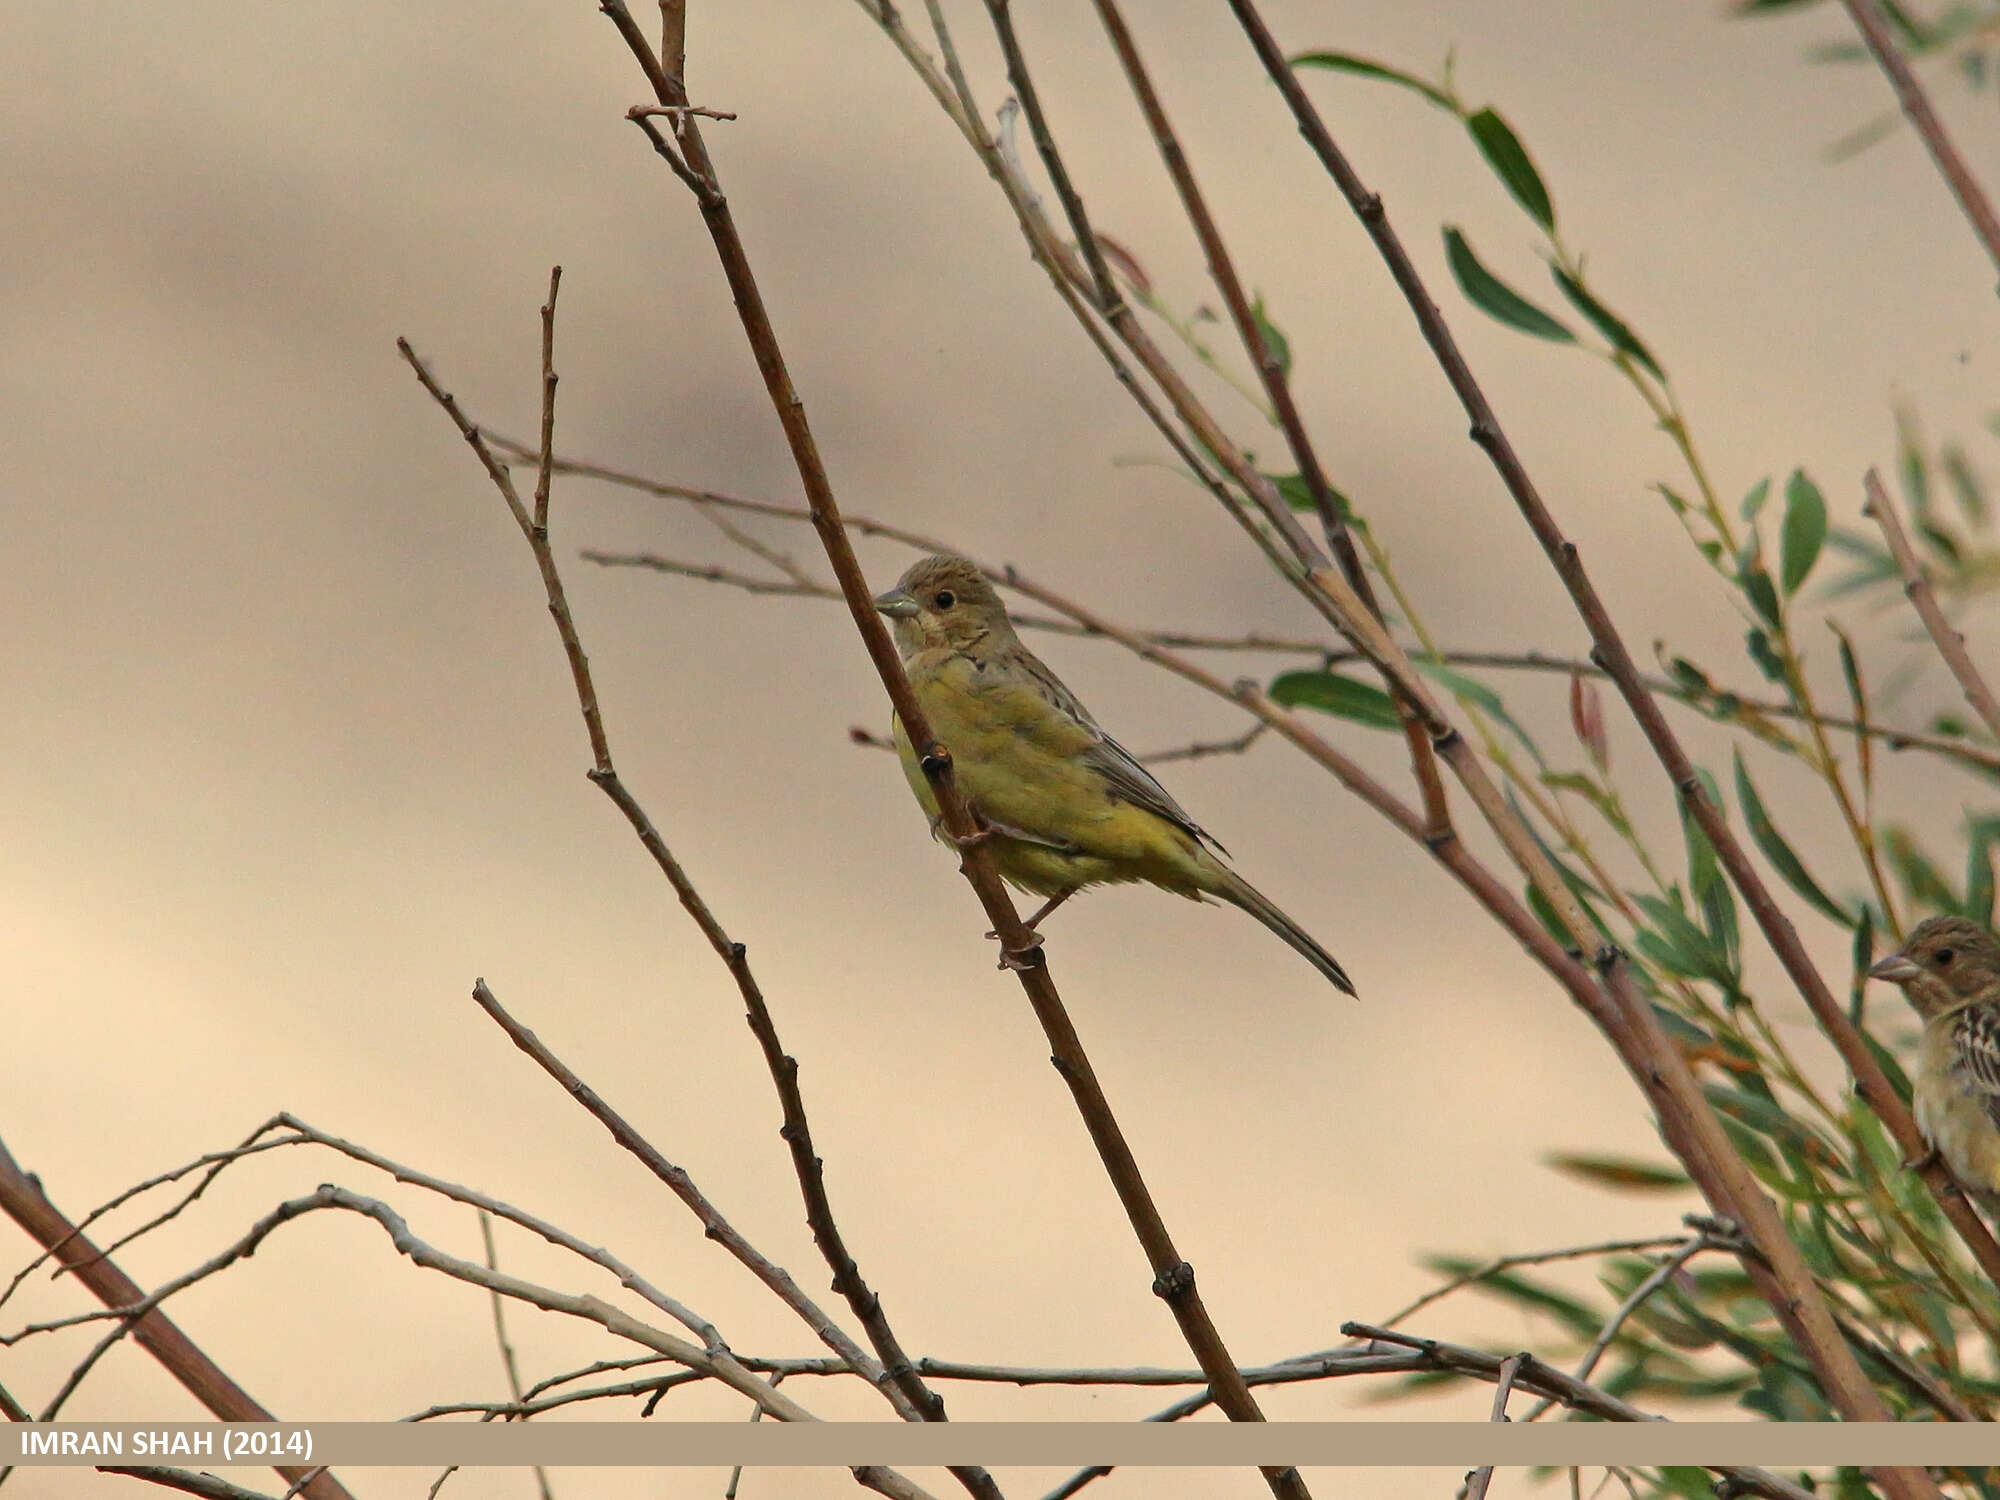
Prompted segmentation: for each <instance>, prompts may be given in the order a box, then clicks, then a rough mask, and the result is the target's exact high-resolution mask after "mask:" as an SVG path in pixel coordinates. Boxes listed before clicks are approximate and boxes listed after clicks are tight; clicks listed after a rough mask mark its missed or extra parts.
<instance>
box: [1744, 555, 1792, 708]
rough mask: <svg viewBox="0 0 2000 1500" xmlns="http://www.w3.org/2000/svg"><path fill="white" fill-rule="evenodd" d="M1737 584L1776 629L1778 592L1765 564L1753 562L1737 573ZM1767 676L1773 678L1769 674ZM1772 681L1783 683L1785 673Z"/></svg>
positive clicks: (1767, 622) (1759, 612)
mask: <svg viewBox="0 0 2000 1500" xmlns="http://www.w3.org/2000/svg"><path fill="white" fill-rule="evenodd" d="M1736 583H1737V586H1738V587H1739V588H1741V589H1742V590H1743V597H1744V598H1746V599H1748V600H1749V601H1750V607H1751V608H1752V609H1754V610H1756V611H1757V613H1758V614H1759V615H1761V616H1762V617H1763V619H1764V622H1765V623H1766V624H1767V625H1770V626H1772V627H1773V628H1775V627H1776V626H1777V624H1778V619H1779V614H1780V606H1779V604H1778V591H1777V589H1776V588H1775V587H1774V586H1773V585H1772V583H1771V575H1770V574H1769V573H1766V572H1765V571H1764V567H1763V564H1762V563H1759V562H1755V561H1753V562H1752V563H1751V564H1750V566H1749V567H1747V568H1744V569H1742V570H1741V571H1739V572H1738V573H1737V575H1736ZM1753 654H1754V652H1753ZM1758 665H1759V666H1761V665H1763V663H1761V662H1760V663H1758ZM1765 675H1766V676H1771V674H1770V673H1768V672H1767V673H1766V674H1765ZM1772 680H1773V681H1776V682H1783V681H1784V673H1783V672H1782V671H1780V672H1779V673H1778V674H1777V675H1776V676H1775V677H1774V678H1773V679H1772Z"/></svg>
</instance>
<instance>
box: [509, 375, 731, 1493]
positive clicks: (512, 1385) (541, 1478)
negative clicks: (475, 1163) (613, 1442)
mask: <svg viewBox="0 0 2000 1500" xmlns="http://www.w3.org/2000/svg"><path fill="white" fill-rule="evenodd" d="M543 349H544V351H546V349H547V345H546V344H544V345H543ZM536 498H537V501H538V502H540V500H541V498H542V497H541V495H539V494H538V495H537V497H536ZM537 509H538V511H539V510H541V506H540V504H539V503H538V505H537ZM542 513H543V514H546V512H545V511H543V512H542ZM479 1238H480V1241H481V1243H482V1244H484V1245H485V1247H486V1268H487V1269H488V1270H490V1271H497V1270H499V1269H500V1252H499V1249H498V1248H497V1247H496V1246H495V1245H494V1243H493V1216H492V1215H491V1214H489V1213H488V1212H487V1211H486V1210H485V1209H483V1208H482V1209H480V1210H479ZM486 1295H487V1296H488V1298H490V1299H491V1300H492V1303H493V1340H494V1342H495V1343H497V1344H498V1345H499V1346H500V1367H501V1369H503V1370H504V1371H506V1374H507V1391H508V1394H509V1395H511V1396H512V1397H513V1398H514V1401H515V1404H516V1405H519V1404H520V1400H521V1367H520V1366H519V1365H518V1364H516V1363H515V1361H514V1345H513V1344H512V1343H511V1342H510V1341H509V1340H508V1338H507V1310H506V1301H505V1299H503V1298H502V1297H501V1295H500V1294H499V1293H498V1292H496V1291H493V1290H491V1289H489V1290H488V1291H487V1293H486ZM762 1409H763V1408H761V1407H759V1408H757V1410H759V1411H761V1410H762ZM523 1420H526V1418H525V1416H524V1417H523ZM533 1468H534V1473H535V1488H536V1489H537V1490H539V1491H540V1492H541V1496H542V1500H555V1495H554V1493H553V1492H552V1491H551V1490H550V1489H549V1471H548V1470H547V1469H545V1468H543V1467H542V1466H541V1465H540V1464H535V1465H534V1466H533Z"/></svg>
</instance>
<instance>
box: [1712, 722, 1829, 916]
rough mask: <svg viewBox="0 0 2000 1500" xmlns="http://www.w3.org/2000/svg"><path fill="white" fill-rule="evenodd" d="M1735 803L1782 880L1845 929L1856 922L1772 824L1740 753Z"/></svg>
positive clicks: (1737, 761) (1737, 762)
mask: <svg viewBox="0 0 2000 1500" xmlns="http://www.w3.org/2000/svg"><path fill="white" fill-rule="evenodd" d="M1736 800H1737V802H1738V803H1740V804H1741V805H1742V808H1743V822H1744V824H1745V826H1746V827H1748V828H1749V830H1750V837H1751V838H1753V839H1755V840H1756V841H1757V847H1758V848H1759V849H1762V850H1763V851H1764V858H1766V859H1768V860H1769V861H1770V862H1771V868H1772V869H1774V870H1776V871H1777V872H1778V876H1779V878H1780V879H1782V880H1783V881H1784V882H1785V884H1786V885H1788V886H1790V887H1791V888H1792V889H1793V890H1795V891H1797V892H1798V893H1799V894H1800V895H1801V896H1803V897H1805V899H1806V900H1807V901H1808V902H1810V903H1811V904H1812V907H1813V909H1814V910H1815V911H1817V912H1819V913H1821V914H1822V915H1823V916H1826V917H1829V918H1831V919H1832V920H1833V921H1836V922H1838V923H1840V924H1841V925H1842V926H1843V927H1845V926H1847V925H1848V924H1850V923H1851V922H1852V921H1853V920H1854V919H1853V918H1852V917H1851V916H1849V915H1848V913H1847V912H1845V911H1844V910H1842V909H1841V905H1840V903H1839V902H1838V901H1835V900H1834V899H1833V897H1831V896H1829V895H1827V893H1826V891H1825V889H1824V888H1823V887H1822V886H1821V885H1820V883H1819V882H1818V881H1817V880H1814V879H1813V878H1812V874H1811V872H1809V871H1808V870H1807V869H1806V867H1805V861H1803V860H1801V859H1800V858H1799V856H1798V852H1797V851H1796V850H1794V849H1793V848H1792V846H1791V844H1790V843H1789V842H1788V841H1787V840H1786V838H1785V836H1784V835H1783V834H1782V833H1780V832H1778V828H1777V825H1776V824H1775V823H1773V822H1772V821H1771V814H1770V812H1769V811H1768V810H1767V809H1766V808H1765V806H1764V799H1763V798H1762V797H1760V796H1759V795H1758V794H1757V787H1756V785H1755V783H1753V782H1752V781H1751V780H1750V768H1749V767H1748V766H1746V765H1744V763H1743V752H1742V751H1741V750H1738V751H1737V752H1736Z"/></svg>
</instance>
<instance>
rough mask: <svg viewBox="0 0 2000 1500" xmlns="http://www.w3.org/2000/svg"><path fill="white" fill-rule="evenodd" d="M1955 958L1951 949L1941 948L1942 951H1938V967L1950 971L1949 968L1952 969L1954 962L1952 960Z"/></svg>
mask: <svg viewBox="0 0 2000 1500" xmlns="http://www.w3.org/2000/svg"><path fill="white" fill-rule="evenodd" d="M1954 956H1955V955H1954V954H1953V953H1952V951H1951V949H1949V948H1940V949H1938V951H1937V966H1938V967H1939V968H1940V969H1949V968H1950V967H1951V961H1952V959H1953V957H1954Z"/></svg>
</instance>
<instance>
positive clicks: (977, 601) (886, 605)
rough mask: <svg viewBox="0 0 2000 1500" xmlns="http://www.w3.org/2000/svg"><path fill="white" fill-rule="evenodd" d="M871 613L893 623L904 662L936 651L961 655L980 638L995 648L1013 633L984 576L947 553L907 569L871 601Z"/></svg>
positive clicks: (968, 563) (1005, 611) (1003, 609)
mask: <svg viewBox="0 0 2000 1500" xmlns="http://www.w3.org/2000/svg"><path fill="white" fill-rule="evenodd" d="M875 607H876V608H877V609H879V610H880V611H882V613H883V614H885V615H887V616H888V617H889V618H890V619H891V620H893V621H894V622H895V625H896V645H897V648H898V649H899V650H901V652H902V653H903V655H904V656H905V657H910V656H914V655H915V654H916V653H917V652H919V651H928V650H931V649H932V648H934V647H939V646H942V647H945V648H946V649H948V650H952V651H964V650H967V649H969V648H970V647H971V646H973V645H974V644H975V643H977V642H979V641H980V640H981V639H982V638H984V639H986V641H987V642H988V644H989V645H991V644H999V643H1002V642H1003V641H1004V640H1006V639H1009V638H1011V637H1012V636H1013V633H1014V627H1013V626H1012V625H1011V624H1009V623H1008V620H1007V607H1006V606H1005V605H1004V604H1002V603H1001V602H1000V596H999V595H998V594H997V593H995V592H994V591H993V585H992V584H990V583H988V582H987V581H986V575H985V574H983V573H981V572H980V571H979V569H978V568H976V567H974V566H973V565H972V564H971V563H970V562H967V561H966V560H965V559H964V558H962V557H952V556H951V555H949V554H948V553H938V554H936V555H934V556H931V557H924V558H919V559H918V560H917V561H916V562H914V563H912V564H911V565H910V568H909V571H908V572H906V573H904V574H903V576H902V577H901V578H899V579H897V580H896V586H895V587H894V588H892V589H890V590H889V591H888V592H887V593H886V594H877V595H876V596H875Z"/></svg>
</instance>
